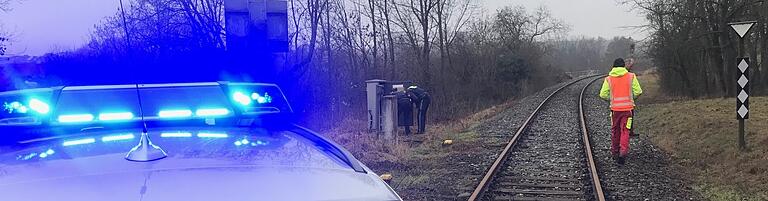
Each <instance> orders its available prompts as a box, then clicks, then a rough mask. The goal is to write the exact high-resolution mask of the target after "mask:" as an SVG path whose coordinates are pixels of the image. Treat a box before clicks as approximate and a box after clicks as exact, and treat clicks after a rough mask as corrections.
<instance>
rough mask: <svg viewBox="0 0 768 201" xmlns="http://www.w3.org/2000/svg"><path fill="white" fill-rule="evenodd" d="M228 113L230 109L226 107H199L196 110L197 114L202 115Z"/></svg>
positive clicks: (222, 114)
mask: <svg viewBox="0 0 768 201" xmlns="http://www.w3.org/2000/svg"><path fill="white" fill-rule="evenodd" d="M228 114H229V110H228V109H226V108H211V109H197V111H195V115H197V116H200V117H209V116H224V115H228Z"/></svg>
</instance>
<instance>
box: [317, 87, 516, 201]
mask: <svg viewBox="0 0 768 201" xmlns="http://www.w3.org/2000/svg"><path fill="white" fill-rule="evenodd" d="M512 104H513V102H507V103H504V104H501V105H497V106H494V107H491V108H488V109H485V110H483V111H480V112H477V113H475V114H473V115H470V116H468V117H465V118H462V119H459V120H454V121H447V122H441V123H437V124H433V125H428V128H427V131H428V132H427V133H426V134H423V135H411V136H402V129H400V130H401V131H400V132H401V133H400V136H398V140H397V141H396V142H394V143H393V142H391V141H385V140H381V139H378V138H377V137H376V134H375V133H371V132H368V131H366V128H367V122H365V121H360V120H352V119H350V120H347V121H345V122H342V123H341V124H339V126H338V127H337V128H335V129H333V130H329V131H327V132H324V135H326V136H328V137H330V138H331V139H333V140H334V141H335V142H337V143H339V144H341V145H342V146H344V147H345V148H347V149H348V150H349V151H350V152H352V154H353V155H355V157H357V158H358V159H360V160H361V161H363V163H365V164H366V165H368V166H369V167H370V168H371V169H373V170H374V171H375V172H376V173H379V174H383V173H391V174H392V175H393V176H394V179H393V182H392V183H391V185H392V187H393V188H394V189H395V190H396V191H397V192H398V193H400V194H401V196H403V198H405V199H407V200H421V199H449V198H453V197H455V196H456V195H457V194H458V192H463V191H468V190H469V189H465V188H466V186H467V184H468V183H472V182H474V181H473V180H472V178H464V177H471V176H470V175H466V172H462V171H465V170H463V169H461V168H459V167H464V168H466V167H469V166H468V165H467V164H462V163H464V162H461V161H466V159H465V158H466V157H470V158H476V156H474V155H469V153H482V154H487V150H484V149H486V147H483V146H481V145H487V144H492V143H496V142H490V141H488V138H479V137H478V135H477V134H476V133H474V132H471V131H469V130H471V129H470V128H472V126H474V125H477V124H478V123H479V122H481V121H483V120H485V119H488V118H490V117H492V116H494V115H496V114H498V113H499V112H501V111H504V110H505V109H507V108H509V107H510V106H512ZM446 139H451V140H453V142H454V143H453V144H452V145H447V146H446V145H443V144H442V142H443V140H446ZM470 185H471V184H470ZM439 196H448V197H439Z"/></svg>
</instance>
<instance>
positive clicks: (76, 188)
mask: <svg viewBox="0 0 768 201" xmlns="http://www.w3.org/2000/svg"><path fill="white" fill-rule="evenodd" d="M193 136H194V135H193ZM229 137H230V138H229V139H211V140H209V139H196V138H195V137H188V138H173V139H169V138H162V137H154V138H152V139H153V140H154V141H155V144H159V146H161V147H162V148H163V149H164V150H165V151H166V152H168V157H166V158H164V159H161V160H156V161H151V162H132V161H128V160H125V159H124V157H125V152H126V151H127V150H129V149H130V147H131V146H133V145H131V144H134V145H135V142H132V141H131V140H126V141H124V142H120V143H115V144H108V143H100V142H99V140H98V139H100V138H98V137H95V139H96V141H97V142H95V143H91V144H83V145H77V146H68V147H62V146H58V144H57V143H38V144H37V145H35V146H29V147H25V148H23V149H18V150H16V151H14V152H10V153H5V154H0V159H2V160H1V161H0V195H2V200H8V201H13V200H36V201H47V200H114V201H122V200H126V201H127V200H143V201H153V200H157V201H167V200H233V201H237V200H397V199H398V198H397V196H396V195H395V194H394V193H393V192H391V190H390V189H389V187H388V186H387V185H386V184H385V183H383V182H382V181H381V179H379V178H378V177H377V176H376V175H375V174H374V173H373V172H370V171H368V173H360V172H356V171H354V170H352V169H351V168H346V167H343V166H340V165H338V163H337V162H335V161H333V160H328V158H324V157H326V156H324V155H322V154H320V155H318V154H317V153H315V154H311V153H314V151H312V150H314V149H311V147H310V146H308V144H307V143H302V142H300V140H296V139H293V138H291V137H290V136H282V137H281V136H277V137H276V136H271V138H263V140H264V141H263V142H262V141H261V140H259V142H261V144H268V143H267V142H272V143H273V144H271V145H272V147H268V146H264V147H258V146H253V147H249V148H242V147H230V148H225V147H228V146H224V144H228V145H232V144H233V143H232V141H235V142H240V141H242V140H241V139H246V138H244V137H236V136H232V135H230V136H229ZM279 138H283V139H282V142H281V140H280V139H279ZM155 139H156V140H155ZM249 139H251V141H256V139H255V138H253V136H250V137H249ZM193 140H198V141H201V142H197V143H195V142H191V141H193ZM269 140H271V141H269ZM58 142H60V141H58ZM110 143H112V142H110ZM240 144H242V143H240ZM232 146H234V145H232ZM48 150H55V151H48ZM296 150H301V151H296ZM46 152H47V153H50V154H46V156H45V157H41V154H42V153H46ZM318 153H320V152H318ZM12 159H13V160H12Z"/></svg>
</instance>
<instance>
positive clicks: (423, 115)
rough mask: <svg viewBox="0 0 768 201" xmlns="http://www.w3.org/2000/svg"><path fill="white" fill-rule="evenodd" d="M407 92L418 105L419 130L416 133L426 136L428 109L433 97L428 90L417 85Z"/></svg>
mask: <svg viewBox="0 0 768 201" xmlns="http://www.w3.org/2000/svg"><path fill="white" fill-rule="evenodd" d="M407 91H408V93H409V94H410V96H411V98H413V103H414V104H416V110H417V111H418V113H419V114H418V117H417V118H418V122H419V129H418V131H416V134H424V132H425V131H426V130H425V129H426V124H427V109H429V104H430V103H431V102H432V97H431V96H430V95H429V93H428V92H427V90H424V89H423V88H421V87H418V86H416V85H411V86H410V87H408V90H407Z"/></svg>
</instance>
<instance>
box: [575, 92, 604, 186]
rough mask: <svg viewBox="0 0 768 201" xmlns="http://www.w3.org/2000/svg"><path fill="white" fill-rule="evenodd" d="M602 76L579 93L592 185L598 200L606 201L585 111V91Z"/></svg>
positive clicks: (585, 150)
mask: <svg viewBox="0 0 768 201" xmlns="http://www.w3.org/2000/svg"><path fill="white" fill-rule="evenodd" d="M600 78H602V77H598V78H595V79H594V80H592V81H590V82H589V83H587V85H586V86H584V88H583V89H581V93H580V94H579V120H580V121H581V132H582V133H583V134H584V135H583V136H584V138H583V139H584V155H587V166H589V171H590V175H591V176H592V187H593V190H594V194H595V199H596V200H598V201H605V194H604V193H603V186H602V185H601V184H600V176H599V175H598V174H597V166H595V159H594V157H592V145H591V144H590V142H589V130H588V129H587V123H586V122H587V121H586V114H585V113H584V92H585V91H587V88H589V86H591V85H592V84H594V83H595V81H597V80H600Z"/></svg>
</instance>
